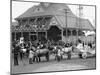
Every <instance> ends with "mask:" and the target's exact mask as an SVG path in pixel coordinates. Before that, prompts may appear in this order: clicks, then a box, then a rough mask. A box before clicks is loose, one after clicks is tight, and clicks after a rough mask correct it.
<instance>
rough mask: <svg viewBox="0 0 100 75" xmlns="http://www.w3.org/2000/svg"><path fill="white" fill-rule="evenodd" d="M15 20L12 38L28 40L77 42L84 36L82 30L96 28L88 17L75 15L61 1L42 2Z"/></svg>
mask: <svg viewBox="0 0 100 75" xmlns="http://www.w3.org/2000/svg"><path fill="white" fill-rule="evenodd" d="M15 20H16V21H17V22H18V25H17V26H12V40H14V39H16V40H18V39H19V38H20V37H21V36H23V37H24V38H25V40H26V41H28V40H31V41H35V40H45V39H49V40H53V41H59V40H62V41H63V42H76V40H77V39H78V38H79V37H81V36H83V32H82V31H84V30H85V31H88V30H90V31H92V30H94V27H93V26H92V24H91V23H90V21H89V20H88V19H83V18H79V17H77V16H75V15H74V14H73V13H72V11H71V10H70V9H69V7H68V6H67V5H66V4H61V3H40V4H39V5H37V6H33V7H31V8H29V9H28V10H27V11H26V12H24V13H23V14H21V15H20V16H19V17H17V18H15Z"/></svg>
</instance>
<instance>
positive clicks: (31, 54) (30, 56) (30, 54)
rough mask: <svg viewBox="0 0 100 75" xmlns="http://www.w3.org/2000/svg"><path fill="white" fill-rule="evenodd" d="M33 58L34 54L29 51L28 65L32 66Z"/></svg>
mask: <svg viewBox="0 0 100 75" xmlns="http://www.w3.org/2000/svg"><path fill="white" fill-rule="evenodd" d="M33 56H34V52H33V51H32V50H30V51H29V64H33Z"/></svg>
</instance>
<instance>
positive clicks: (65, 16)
mask: <svg viewBox="0 0 100 75" xmlns="http://www.w3.org/2000/svg"><path fill="white" fill-rule="evenodd" d="M64 11H65V24H66V43H67V13H68V11H67V9H64Z"/></svg>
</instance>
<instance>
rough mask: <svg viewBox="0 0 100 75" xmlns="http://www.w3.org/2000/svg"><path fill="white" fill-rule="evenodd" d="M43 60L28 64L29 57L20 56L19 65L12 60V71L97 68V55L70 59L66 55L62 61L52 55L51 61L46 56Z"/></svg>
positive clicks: (28, 71)
mask: <svg viewBox="0 0 100 75" xmlns="http://www.w3.org/2000/svg"><path fill="white" fill-rule="evenodd" d="M41 59H42V61H41V62H39V63H37V62H34V63H33V64H28V59H25V60H24V61H23V62H24V63H23V62H22V61H21V60H20V58H19V66H14V65H13V60H12V65H11V66H12V71H11V72H12V73H13V74H16V73H30V72H31V73H32V72H33V73H34V72H48V71H49V72H50V71H63V70H66V71H67V70H80V69H95V68H96V65H95V64H96V63H95V57H92V58H87V59H80V58H73V57H72V59H70V60H68V59H67V57H66V56H64V59H63V60H62V61H60V62H58V61H56V60H54V56H50V61H49V62H47V61H46V60H45V58H44V57H42V58H41Z"/></svg>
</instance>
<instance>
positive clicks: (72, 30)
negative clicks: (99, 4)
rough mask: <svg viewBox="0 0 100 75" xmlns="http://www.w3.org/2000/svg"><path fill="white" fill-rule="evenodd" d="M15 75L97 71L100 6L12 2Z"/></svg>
mask: <svg viewBox="0 0 100 75" xmlns="http://www.w3.org/2000/svg"><path fill="white" fill-rule="evenodd" d="M10 26H11V27H10V30H11V31H10V35H11V53H10V55H11V58H10V59H11V66H10V67H11V74H28V73H33V74H34V73H44V72H61V71H65V72H67V71H75V70H77V71H81V70H95V69H96V6H95V5H82V4H67V3H53V2H52V3H51V2H37V1H24V0H21V1H20V0H18V1H17V0H12V1H11V25H10Z"/></svg>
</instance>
